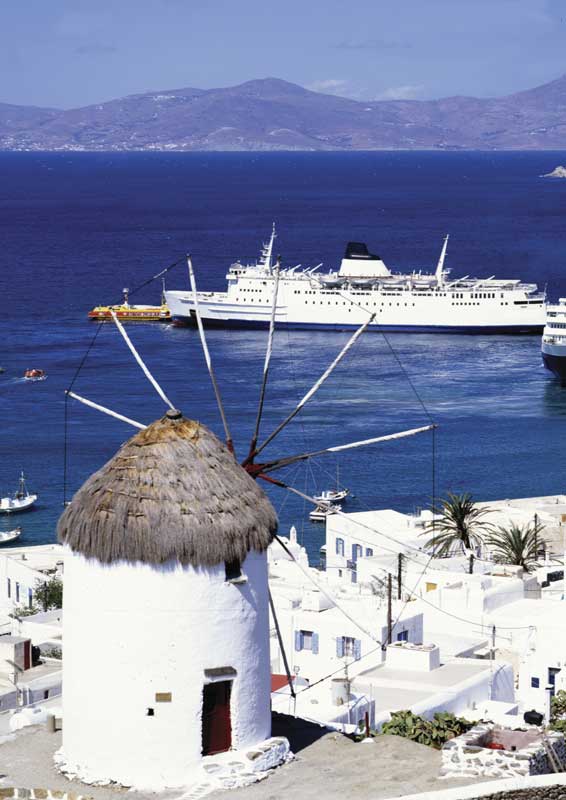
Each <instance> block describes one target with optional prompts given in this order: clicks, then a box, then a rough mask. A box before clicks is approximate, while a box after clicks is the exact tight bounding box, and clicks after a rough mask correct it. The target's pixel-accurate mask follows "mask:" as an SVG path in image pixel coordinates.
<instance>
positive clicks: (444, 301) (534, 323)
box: [165, 226, 545, 334]
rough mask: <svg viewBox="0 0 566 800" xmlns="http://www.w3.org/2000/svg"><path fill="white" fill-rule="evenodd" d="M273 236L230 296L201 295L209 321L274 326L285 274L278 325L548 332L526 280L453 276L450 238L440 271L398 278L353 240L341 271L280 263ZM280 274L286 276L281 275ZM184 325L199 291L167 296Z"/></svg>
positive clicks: (231, 283) (239, 270) (233, 283)
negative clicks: (448, 257)
mask: <svg viewBox="0 0 566 800" xmlns="http://www.w3.org/2000/svg"><path fill="white" fill-rule="evenodd" d="M275 237H276V234H275V226H274V228H273V232H272V235H271V238H270V240H269V242H268V243H267V244H265V245H264V246H263V249H262V252H261V257H260V258H259V260H258V261H257V262H256V263H255V264H247V265H244V264H242V263H240V262H239V261H237V262H236V263H234V264H232V266H231V267H230V268H229V270H228V273H227V275H226V278H227V281H228V287H227V290H226V291H225V292H206V291H200V292H198V293H197V298H198V305H199V310H200V314H201V317H202V319H203V321H204V322H205V323H206V324H207V325H209V326H214V325H215V326H219V327H226V328H236V327H239V328H266V327H268V326H269V321H270V318H271V309H272V303H273V294H274V288H275V283H276V277H278V288H277V307H276V314H275V321H276V324H277V327H287V328H296V329H301V330H305V329H320V330H348V329H350V328H358V327H359V326H360V325H362V324H363V323H364V322H367V319H368V315H369V314H374V315H375V318H374V320H373V321H372V322H371V323H370V325H369V328H368V330H374V331H405V332H430V333H484V334H485V333H514V334H525V333H540V332H542V329H543V327H544V322H545V295H544V293H542V292H539V290H538V287H537V285H536V284H534V283H523V282H522V281H521V280H520V279H518V278H513V279H503V278H496V277H495V276H491V277H489V278H470V277H469V276H468V275H466V276H465V277H462V278H453V277H452V276H451V275H450V270H448V269H445V268H444V262H445V258H446V249H447V244H448V236H447V237H446V239H445V240H444V244H443V247H442V251H441V254H440V258H439V261H438V264H437V267H436V270H435V271H434V272H428V273H427V272H425V271H423V270H416V269H415V270H413V271H412V272H409V273H395V272H392V271H391V270H389V268H388V267H387V266H386V265H385V263H384V261H383V260H382V259H381V258H380V257H379V256H377V255H373V254H372V253H370V252H369V251H368V249H367V247H366V245H365V244H363V243H362V242H349V243H348V245H347V247H346V251H345V254H344V257H343V259H342V262H341V264H340V268H339V269H338V270H336V271H330V272H326V273H324V272H319V269H320V267H321V266H322V265H318V266H315V267H312V268H310V269H300V268H299V267H290V268H289V267H283V266H281V265H280V264H278V263H276V262H275V259H274V256H273V247H274V242H275ZM277 273H278V276H277ZM165 296H166V300H167V305H168V306H169V309H170V311H171V316H172V318H173V321H174V322H176V323H177V324H194V323H195V311H194V298H193V294H192V292H191V291H167V292H166V293H165Z"/></svg>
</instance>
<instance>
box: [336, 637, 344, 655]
mask: <svg viewBox="0 0 566 800" xmlns="http://www.w3.org/2000/svg"><path fill="white" fill-rule="evenodd" d="M336 655H337V656H338V658H342V656H343V655H344V639H343V638H342V636H339V637H338V638H337V639H336Z"/></svg>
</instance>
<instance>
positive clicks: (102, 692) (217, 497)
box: [58, 410, 277, 788]
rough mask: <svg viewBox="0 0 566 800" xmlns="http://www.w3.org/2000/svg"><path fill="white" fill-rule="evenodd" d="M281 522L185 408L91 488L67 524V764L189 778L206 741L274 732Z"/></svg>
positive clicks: (146, 779)
mask: <svg viewBox="0 0 566 800" xmlns="http://www.w3.org/2000/svg"><path fill="white" fill-rule="evenodd" d="M276 527H277V517H276V514H275V511H274V510H273V508H272V506H271V504H270V503H269V500H268V499H267V497H266V496H265V495H264V493H263V492H262V491H261V489H260V488H259V487H258V485H257V484H256V483H255V482H254V481H253V480H252V479H251V478H250V477H249V476H248V475H247V474H246V473H245V472H244V470H242V469H241V467H240V466H239V465H238V463H237V462H236V461H235V459H234V457H233V455H232V454H231V453H230V452H229V451H228V450H227V448H226V447H225V446H224V445H223V444H222V443H221V442H220V441H219V440H218V439H217V438H216V436H214V434H212V433H211V432H210V431H209V430H208V429H207V428H205V427H204V426H203V425H200V424H199V423H197V422H192V421H190V420H187V419H185V418H184V417H183V416H182V414H181V413H180V412H178V411H173V410H169V411H167V413H166V415H165V416H164V417H163V418H162V419H160V420H158V421H157V422H154V423H153V424H151V425H149V427H147V428H145V429H144V430H142V431H140V432H139V433H138V434H137V435H135V436H134V437H133V438H132V439H130V440H129V441H128V442H126V443H125V444H124V445H123V446H122V447H121V448H120V450H119V451H118V453H116V455H115V456H114V457H113V458H112V459H111V460H110V461H109V462H108V463H107V464H105V465H104V466H103V467H102V468H101V469H100V470H98V472H96V473H95V474H94V475H92V476H91V477H90V478H89V479H88V480H87V481H86V483H85V484H84V485H83V486H82V487H81V489H79V491H78V492H77V493H76V494H75V496H74V498H73V500H72V502H71V503H70V505H69V506H68V507H67V508H66V509H65V511H64V513H63V515H62V517H61V519H60V522H59V528H58V533H59V539H60V541H61V542H63V543H64V544H65V546H66V549H67V552H66V556H65V595H64V637H65V658H64V667H63V669H64V678H63V680H64V686H63V715H64V725H63V746H62V760H63V761H64V764H65V769H66V770H70V771H72V772H75V773H76V774H78V775H79V776H81V777H83V779H86V780H88V781H89V782H91V781H107V780H112V781H117V782H118V783H121V784H123V785H126V786H138V787H152V788H160V787H164V786H177V785H183V784H186V783H187V781H189V780H190V776H191V772H192V773H193V774H194V769H195V767H196V766H198V764H199V762H200V760H201V758H202V756H203V755H209V754H212V753H216V752H220V751H225V750H229V749H230V748H235V749H242V748H246V747H251V746H253V745H256V744H258V743H260V742H263V741H264V740H265V739H267V738H269V736H270V735H271V712H270V668H269V629H268V624H269V623H268V588H267V556H266V552H265V551H266V549H267V547H268V545H269V543H270V542H271V540H272V538H273V533H274V531H275V530H276Z"/></svg>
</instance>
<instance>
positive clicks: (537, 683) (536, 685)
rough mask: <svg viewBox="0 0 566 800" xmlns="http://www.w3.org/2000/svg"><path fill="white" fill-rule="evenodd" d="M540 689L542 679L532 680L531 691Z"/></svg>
mask: <svg viewBox="0 0 566 800" xmlns="http://www.w3.org/2000/svg"><path fill="white" fill-rule="evenodd" d="M539 688H540V679H539V678H531V689H539Z"/></svg>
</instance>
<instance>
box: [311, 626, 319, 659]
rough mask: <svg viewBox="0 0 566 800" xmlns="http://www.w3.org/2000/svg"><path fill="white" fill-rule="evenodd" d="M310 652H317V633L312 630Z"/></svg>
mask: <svg viewBox="0 0 566 800" xmlns="http://www.w3.org/2000/svg"><path fill="white" fill-rule="evenodd" d="M312 652H313V653H314V654H315V656H316V655H317V653H318V633H314V631H313V635H312Z"/></svg>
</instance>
